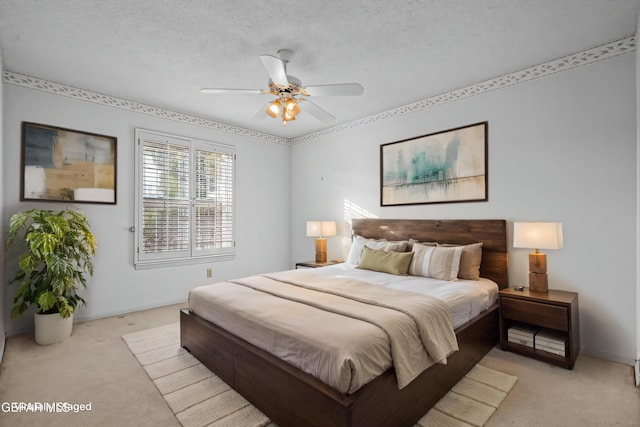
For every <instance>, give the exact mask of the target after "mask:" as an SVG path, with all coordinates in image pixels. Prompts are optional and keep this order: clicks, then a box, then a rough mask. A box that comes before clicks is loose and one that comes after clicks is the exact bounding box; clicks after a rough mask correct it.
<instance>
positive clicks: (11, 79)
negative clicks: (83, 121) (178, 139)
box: [2, 71, 291, 145]
mask: <svg viewBox="0 0 640 427" xmlns="http://www.w3.org/2000/svg"><path fill="white" fill-rule="evenodd" d="M2 78H3V82H4V83H8V84H11V85H15V86H20V87H24V88H29V89H35V90H39V91H42V92H47V93H52V94H55V95H61V96H66V97H69V98H74V99H79V100H81V101H88V102H92V103H94V104H100V105H105V106H108V107H115V108H121V109H123V110H128V111H133V112H136V113H142V114H148V115H150V116H155V117H160V118H162V119H168V120H174V121H177V122H181V123H186V124H189V125H195V126H202V127H205V128H210V129H215V130H219V131H222V132H228V133H232V134H235V135H240V136H247V137H251V138H256V139H260V140H263V141H267V142H273V143H276V144H285V145H288V144H291V140H290V139H288V138H283V137H280V136H275V135H271V134H268V133H263V132H258V131H255V130H251V129H245V128H241V127H238V126H233V125H228V124H225V123H220V122H216V121H214V120H210V119H205V118H202V117H197V116H191V115H189V114H184V113H178V112H176V111H171V110H165V109H163V108H159V107H154V106H151V105H146V104H142V103H140V102H135V101H129V100H127V99H123V98H116V97H113V96H110V95H105V94H102V93H98V92H92V91H89V90H85V89H80V88H77V87H73V86H68V85H64V84H61V83H55V82H50V81H48V80H44V79H39V78H37V77H31V76H27V75H24V74H19V73H14V72H11V71H4V72H3V73H2Z"/></svg>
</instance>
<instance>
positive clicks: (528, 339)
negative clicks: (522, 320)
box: [507, 325, 538, 348]
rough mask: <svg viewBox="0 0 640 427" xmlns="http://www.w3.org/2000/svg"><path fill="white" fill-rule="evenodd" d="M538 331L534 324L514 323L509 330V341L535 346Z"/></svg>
mask: <svg viewBox="0 0 640 427" xmlns="http://www.w3.org/2000/svg"><path fill="white" fill-rule="evenodd" d="M537 331H538V328H535V327H533V326H528V325H514V326H511V327H510V328H509V329H508V331H507V341H509V342H512V343H516V344H520V345H524V346H527V347H531V348H533V347H534V337H535V334H536V332H537Z"/></svg>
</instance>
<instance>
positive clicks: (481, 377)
mask: <svg viewBox="0 0 640 427" xmlns="http://www.w3.org/2000/svg"><path fill="white" fill-rule="evenodd" d="M122 339H123V340H124V341H125V343H126V344H127V346H128V347H129V350H131V353H133V355H134V356H135V357H136V359H138V362H140V365H142V367H143V368H144V370H145V371H146V373H147V375H148V376H149V378H150V379H151V380H152V381H153V383H154V384H155V386H156V388H157V389H158V391H159V392H160V394H161V395H162V397H163V398H164V399H165V401H166V402H167V404H168V405H169V407H170V408H171V410H172V411H173V413H174V414H175V416H176V418H177V419H178V421H179V422H180V423H181V424H182V425H183V426H184V427H203V426H214V427H265V426H268V427H277V426H276V425H275V424H274V423H272V422H271V421H270V420H269V418H267V416H265V415H264V414H263V413H262V412H260V411H259V410H257V409H256V408H255V407H253V406H252V405H251V404H250V403H249V402H247V401H246V400H245V399H244V398H243V397H242V396H240V395H239V394H238V393H236V392H235V391H234V390H233V389H231V388H230V387H229V386H228V385H227V384H226V383H224V382H223V381H222V380H221V379H220V378H218V377H217V376H216V375H214V374H213V373H212V372H211V371H210V370H209V369H207V368H206V367H205V366H204V365H202V364H201V363H200V362H199V361H198V360H197V359H196V358H195V357H193V356H192V355H191V354H189V352H187V351H186V350H184V349H183V348H181V347H180V325H179V324H178V323H172V324H169V325H166V326H161V327H158V328H153V329H148V330H145V331H140V332H135V333H132V334H128V335H125V336H123V337H122ZM516 381H518V378H517V377H514V376H511V375H507V374H503V373H502V372H498V371H494V370H492V369H488V368H485V367H483V366H480V365H476V366H475V367H474V368H473V369H472V370H471V371H469V373H468V374H467V375H466V376H465V377H464V378H463V379H461V380H460V381H459V382H458V384H456V385H455V386H454V387H453V388H452V389H451V391H450V392H449V393H448V394H446V395H445V396H444V397H443V398H442V399H440V401H439V402H438V403H436V405H435V406H434V407H433V408H432V409H431V410H430V411H429V412H428V413H427V414H425V416H424V417H422V419H420V421H418V424H416V426H419V427H438V426H443V427H445V426H446V427H457V426H460V427H468V426H476V427H481V426H483V425H485V424H486V423H487V421H488V420H489V418H490V417H491V415H492V414H493V413H494V412H495V411H496V409H497V408H498V406H499V405H500V403H501V402H502V401H503V400H504V398H505V397H506V396H507V393H509V391H510V390H511V388H512V387H513V386H514V385H515V383H516Z"/></svg>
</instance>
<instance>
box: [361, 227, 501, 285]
mask: <svg viewBox="0 0 640 427" xmlns="http://www.w3.org/2000/svg"><path fill="white" fill-rule="evenodd" d="M351 227H352V231H353V233H354V234H357V235H359V236H362V237H367V238H373V239H387V240H408V239H415V240H418V241H421V242H439V243H455V244H469V243H478V242H482V243H483V245H482V264H481V265H480V276H482V277H486V278H488V279H491V280H493V281H494V282H496V283H497V284H498V286H499V287H500V289H504V288H506V287H508V286H509V269H508V261H509V256H508V253H507V222H506V221H505V220H503V219H446V220H445V219H443V220H432V219H378V218H375V219H373V218H354V219H353V220H352V224H351Z"/></svg>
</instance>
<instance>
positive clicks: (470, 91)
mask: <svg viewBox="0 0 640 427" xmlns="http://www.w3.org/2000/svg"><path fill="white" fill-rule="evenodd" d="M635 50H636V35H632V36H629V37H626V38H623V39H620V40H616V41H613V42H610V43H607V44H603V45H601V46H597V47H594V48H591V49H587V50H583V51H581V52H578V53H574V54H572V55H567V56H564V57H562V58H559V59H556V60H553V61H549V62H545V63H543V64H539V65H534V66H532V67H528V68H525V69H523V70H520V71H516V72H513V73H510V74H505V75H503V76H500V77H496V78H493V79H489V80H485V81H483V82H480V83H475V84H472V85H469V86H466V87H463V88H461V89H457V90H454V91H451V92H446V93H443V94H440V95H436V96H432V97H430V98H427V99H423V100H421V101H417V102H414V103H412V104H407V105H404V106H402V107H398V108H395V109H393V110H387V111H383V112H382V113H378V114H374V115H371V116H368V117H364V118H362V119H359V120H354V121H351V122H348V123H344V124H342V125H338V126H334V127H331V128H328V129H324V130H321V131H318V132H314V133H310V134H308V135H303V136H299V137H296V138H292V139H289V138H284V137H280V136H276V135H271V134H267V133H263V132H258V131H255V130H250V129H245V128H241V127H238V126H233V125H228V124H224V123H220V122H216V121H214V120H210V119H205V118H202V117H196V116H191V115H188V114H184V113H178V112H175V111H171V110H165V109H163V108H158V107H153V106H151V105H146V104H142V103H139V102H135V101H129V100H126V99H122V98H116V97H112V96H109V95H105V94H101V93H97V92H92V91H88V90H84V89H80V88H76V87H73V86H68V85H63V84H60V83H55V82H50V81H47V80H43V79H39V78H36V77H31V76H27V75H24V74H19V73H14V72H11V71H4V72H3V74H2V77H3V82H4V83H7V84H12V85H16V86H20V87H25V88H29V89H36V90H40V91H43V92H47V93H52V94H56V95H61V96H67V97H70V98H74V99H79V100H82V101H88V102H93V103H95V104H100V105H106V106H109V107H115V108H121V109H124V110H128V111H134V112H137V113H143V114H148V115H151V116H155V117H160V118H163V119H168V120H174V121H177V122H181V123H186V124H190V125H195V126H202V127H206V128H210V129H216V130H219V131H222V132H228V133H232V134H235V135H239V136H245V137H250V138H256V139H259V140H263V141H266V142H272V143H276V144H285V145H290V144H297V143H300V142H305V141H309V140H312V139H315V138H318V137H321V136H325V135H331V134H334V133H336V132H341V131H343V130H347V129H353V128H356V127H360V126H365V125H368V124H370V123H373V122H376V121H379V120H386V119H390V118H395V117H399V116H402V115H404V114H409V113H415V112H417V111H422V110H425V109H427V108H431V107H435V106H438V105H442V104H446V103H449V102H453V101H458V100H460V99H464V98H469V97H471V96H476V95H480V94H483V93H487V92H490V91H493V90H496V89H502V88H506V87H509V86H513V85H516V84H520V83H524V82H528V81H531V80H535V79H538V78H540V77H546V76H550V75H552V74H555V73H559V72H562V71H567V70H571V69H574V68H577V67H581V66H583V65H587V64H591V63H594V62H598V61H602V60H605V59H609V58H613V57H615V56H618V55H622V54H625V53H629V52H633V51H635Z"/></svg>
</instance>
